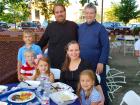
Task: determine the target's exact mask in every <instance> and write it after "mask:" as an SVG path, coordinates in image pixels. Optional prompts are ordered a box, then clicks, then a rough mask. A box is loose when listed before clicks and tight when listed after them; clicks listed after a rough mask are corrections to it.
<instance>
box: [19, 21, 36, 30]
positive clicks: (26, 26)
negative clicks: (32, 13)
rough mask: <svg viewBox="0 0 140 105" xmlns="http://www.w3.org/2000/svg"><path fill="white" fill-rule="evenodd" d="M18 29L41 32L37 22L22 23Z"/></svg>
mask: <svg viewBox="0 0 140 105" xmlns="http://www.w3.org/2000/svg"><path fill="white" fill-rule="evenodd" d="M18 29H22V30H26V29H30V30H39V27H38V25H37V23H35V22H21V24H19V25H18Z"/></svg>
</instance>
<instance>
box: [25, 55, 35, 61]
mask: <svg viewBox="0 0 140 105" xmlns="http://www.w3.org/2000/svg"><path fill="white" fill-rule="evenodd" d="M25 60H26V62H28V63H31V62H34V54H33V53H26V54H25Z"/></svg>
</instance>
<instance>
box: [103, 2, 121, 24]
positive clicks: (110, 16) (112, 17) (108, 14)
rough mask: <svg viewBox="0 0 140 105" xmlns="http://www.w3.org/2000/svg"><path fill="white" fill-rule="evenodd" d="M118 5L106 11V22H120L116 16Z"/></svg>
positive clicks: (113, 5)
mask: <svg viewBox="0 0 140 105" xmlns="http://www.w3.org/2000/svg"><path fill="white" fill-rule="evenodd" d="M116 7H117V5H116V4H114V3H112V5H111V7H109V8H107V9H106V10H105V15H104V17H105V21H113V22H118V21H119V19H118V17H116V16H115V9H116Z"/></svg>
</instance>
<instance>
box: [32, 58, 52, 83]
mask: <svg viewBox="0 0 140 105" xmlns="http://www.w3.org/2000/svg"><path fill="white" fill-rule="evenodd" d="M40 61H44V62H46V63H47V64H48V70H46V72H45V74H46V75H48V76H50V64H49V60H48V58H45V57H43V58H40V59H39V61H38V63H37V66H38V64H39V62H40ZM39 75H40V71H39V69H38V68H36V73H35V76H34V78H33V79H34V80H35V79H36V78H38V77H39Z"/></svg>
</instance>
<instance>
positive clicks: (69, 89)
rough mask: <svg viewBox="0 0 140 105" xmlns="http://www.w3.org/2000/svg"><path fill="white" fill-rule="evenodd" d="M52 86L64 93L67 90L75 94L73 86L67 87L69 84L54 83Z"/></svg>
mask: <svg viewBox="0 0 140 105" xmlns="http://www.w3.org/2000/svg"><path fill="white" fill-rule="evenodd" d="M51 86H52V87H53V88H54V89H55V90H57V91H64V90H67V91H70V92H74V90H73V89H72V87H71V86H69V85H67V84H64V83H62V82H55V83H52V84H51Z"/></svg>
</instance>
